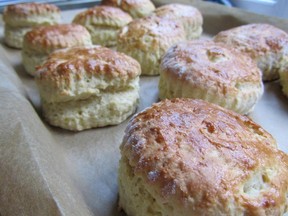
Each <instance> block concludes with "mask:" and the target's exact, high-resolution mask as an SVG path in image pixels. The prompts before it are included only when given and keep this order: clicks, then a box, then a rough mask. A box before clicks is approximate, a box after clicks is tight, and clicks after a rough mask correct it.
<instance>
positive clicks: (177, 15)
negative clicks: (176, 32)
mask: <svg viewBox="0 0 288 216" xmlns="http://www.w3.org/2000/svg"><path fill="white" fill-rule="evenodd" d="M153 14H155V15H156V16H158V17H161V18H166V19H176V20H180V21H181V22H182V24H183V27H184V29H185V32H186V37H187V40H191V39H195V38H199V37H200V35H201V33H202V25H203V17H202V14H201V12H200V11H199V10H198V9H197V8H195V7H192V6H189V5H184V4H177V3H175V4H167V5H163V6H161V7H158V8H156V10H155V11H154V13H153Z"/></svg>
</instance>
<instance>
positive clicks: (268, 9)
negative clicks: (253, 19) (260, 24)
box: [230, 0, 288, 18]
mask: <svg viewBox="0 0 288 216" xmlns="http://www.w3.org/2000/svg"><path fill="white" fill-rule="evenodd" d="M230 1H231V3H232V4H233V5H234V6H236V7H239V8H243V9H245V10H248V11H252V12H256V13H260V14H265V15H269V16H278V17H282V18H288V13H287V11H288V0H230Z"/></svg>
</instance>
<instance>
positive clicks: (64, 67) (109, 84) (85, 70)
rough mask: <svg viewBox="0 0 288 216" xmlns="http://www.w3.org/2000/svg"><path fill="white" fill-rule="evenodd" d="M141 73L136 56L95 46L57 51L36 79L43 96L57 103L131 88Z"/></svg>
mask: <svg viewBox="0 0 288 216" xmlns="http://www.w3.org/2000/svg"><path fill="white" fill-rule="evenodd" d="M140 73H141V69H140V65H139V63H138V62H137V61H136V60H134V59H133V58H131V57H129V56H127V55H125V54H123V53H119V52H116V51H113V50H110V49H108V48H105V47H101V46H96V45H94V46H86V47H83V46H81V47H73V48H67V49H62V50H59V51H55V52H54V53H52V54H51V55H49V58H48V60H47V61H46V62H45V63H44V64H43V65H41V66H39V67H38V68H37V71H36V80H37V83H38V86H39V88H40V92H41V93H43V94H42V97H45V96H46V95H49V97H47V98H45V100H46V101H53V102H55V101H63V100H66V99H67V100H69V99H70V98H72V97H74V98H75V97H79V98H81V97H86V98H87V96H90V95H97V94H98V93H99V91H100V90H105V89H106V90H108V89H109V90H110V91H113V89H114V90H115V91H119V90H120V91H121V90H123V89H127V88H129V85H130V84H131V83H130V82H131V81H132V80H134V79H135V78H136V77H138V76H139V75H140ZM52 93H53V94H52Z"/></svg>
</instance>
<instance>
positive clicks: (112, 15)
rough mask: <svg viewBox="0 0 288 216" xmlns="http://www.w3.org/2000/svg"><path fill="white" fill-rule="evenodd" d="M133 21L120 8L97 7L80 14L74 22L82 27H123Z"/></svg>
mask: <svg viewBox="0 0 288 216" xmlns="http://www.w3.org/2000/svg"><path fill="white" fill-rule="evenodd" d="M131 21H132V17H131V16H130V15H129V14H128V13H126V12H124V11H123V10H121V9H120V8H116V7H111V6H103V5H102V6H101V5H100V6H95V7H93V8H90V9H88V10H86V11H83V12H82V13H80V14H78V15H77V16H76V17H75V18H74V20H73V22H74V23H78V24H81V25H88V24H89V25H96V26H101V25H103V26H107V25H108V26H109V27H122V26H123V24H124V25H125V24H127V23H129V22H131Z"/></svg>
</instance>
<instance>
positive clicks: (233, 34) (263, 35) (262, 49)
mask: <svg viewBox="0 0 288 216" xmlns="http://www.w3.org/2000/svg"><path fill="white" fill-rule="evenodd" d="M214 41H215V42H217V43H224V44H226V45H229V46H233V47H234V48H235V49H237V50H239V51H241V52H243V53H245V54H247V55H249V56H250V57H251V58H252V59H254V60H255V61H256V62H257V64H258V67H259V68H260V70H261V71H262V79H263V81H270V80H274V79H278V78H279V73H282V71H287V70H288V34H287V33H286V32H284V31H283V30H281V29H279V28H276V27H274V26H272V25H269V24H248V25H243V26H239V27H236V28H233V29H229V30H226V31H222V32H220V33H218V34H217V35H216V36H215V37H214Z"/></svg>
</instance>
